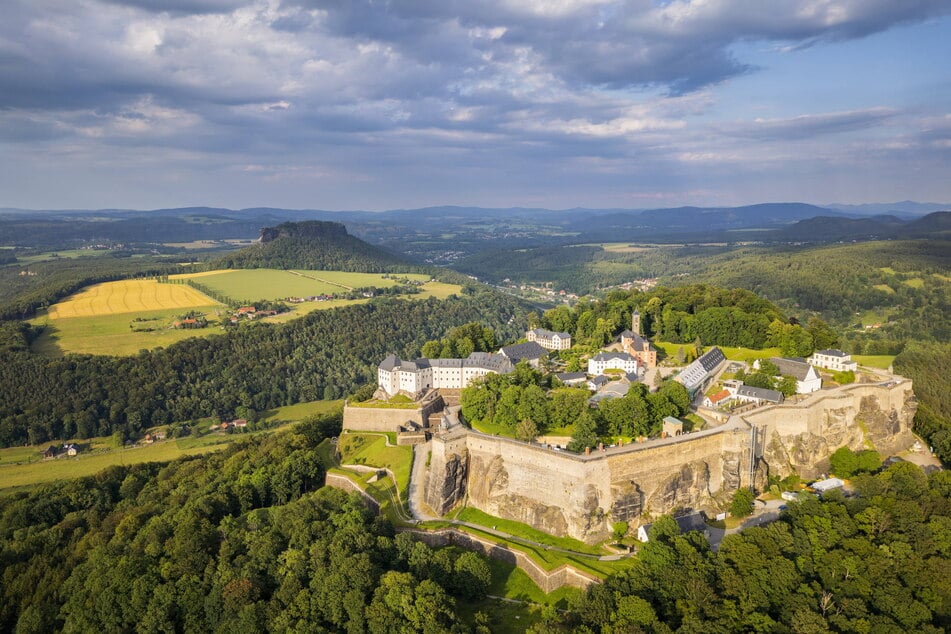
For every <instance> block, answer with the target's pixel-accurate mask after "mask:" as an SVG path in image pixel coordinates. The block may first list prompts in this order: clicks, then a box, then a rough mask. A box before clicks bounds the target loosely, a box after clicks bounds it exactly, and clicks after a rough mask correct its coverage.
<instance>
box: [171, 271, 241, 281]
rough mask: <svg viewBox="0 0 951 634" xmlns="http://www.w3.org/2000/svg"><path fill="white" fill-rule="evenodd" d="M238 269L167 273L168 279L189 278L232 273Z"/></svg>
mask: <svg viewBox="0 0 951 634" xmlns="http://www.w3.org/2000/svg"><path fill="white" fill-rule="evenodd" d="M237 270H238V269H215V270H214V271H202V272H201V273H176V274H175V275H169V276H168V279H170V280H190V279H192V278H195V277H208V276H209V275H221V274H222V273H233V272H235V271H237Z"/></svg>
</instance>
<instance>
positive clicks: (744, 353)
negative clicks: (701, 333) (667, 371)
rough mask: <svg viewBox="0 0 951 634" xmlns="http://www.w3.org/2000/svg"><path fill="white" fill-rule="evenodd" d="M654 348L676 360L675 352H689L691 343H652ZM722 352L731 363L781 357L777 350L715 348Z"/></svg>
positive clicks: (705, 347) (704, 349)
mask: <svg viewBox="0 0 951 634" xmlns="http://www.w3.org/2000/svg"><path fill="white" fill-rule="evenodd" d="M653 344H654V346H655V347H656V348H658V349H660V350H663V351H664V354H666V355H667V358H668V359H676V358H677V350H679V349H680V348H683V349H684V351H687V350H690V349H691V348H693V344H692V343H671V342H669V341H655V342H653ZM712 347H713V346H704V347H703V351H704V352H706V351H707V350H709V349H710V348H712ZM717 347H718V348H720V350H721V351H722V352H723V354H724V355H725V356H726V358H727V359H730V360H731V361H747V362H749V361H755V360H756V359H765V358H769V357H781V356H783V355H782V351H781V350H780V349H779V348H763V349H762V350H756V349H754V348H733V347H730V346H717Z"/></svg>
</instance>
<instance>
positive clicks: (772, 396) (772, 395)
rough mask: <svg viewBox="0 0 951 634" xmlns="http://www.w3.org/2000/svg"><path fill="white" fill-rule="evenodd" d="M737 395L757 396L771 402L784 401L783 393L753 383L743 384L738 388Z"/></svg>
mask: <svg viewBox="0 0 951 634" xmlns="http://www.w3.org/2000/svg"><path fill="white" fill-rule="evenodd" d="M736 394H737V396H747V397H749V398H757V399H760V400H762V401H769V402H770V403H782V402H783V393H782V392H777V391H776V390H767V389H766V388H763V387H753V386H752V385H741V386H740V387H738V388H737V389H736Z"/></svg>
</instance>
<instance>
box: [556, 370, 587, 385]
mask: <svg viewBox="0 0 951 634" xmlns="http://www.w3.org/2000/svg"><path fill="white" fill-rule="evenodd" d="M587 376H588V375H587V374H586V373H584V372H562V373H560V374H556V375H555V378H556V379H558V380H559V381H561V382H562V383H564V382H565V381H578V380H580V379H585V378H587Z"/></svg>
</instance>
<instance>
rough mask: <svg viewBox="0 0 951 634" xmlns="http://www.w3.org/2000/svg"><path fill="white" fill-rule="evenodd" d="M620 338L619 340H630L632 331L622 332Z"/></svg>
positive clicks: (632, 334)
mask: <svg viewBox="0 0 951 634" xmlns="http://www.w3.org/2000/svg"><path fill="white" fill-rule="evenodd" d="M620 336H621V339H630V338H632V337H633V336H634V331H633V330H622V331H621V335H620Z"/></svg>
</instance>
